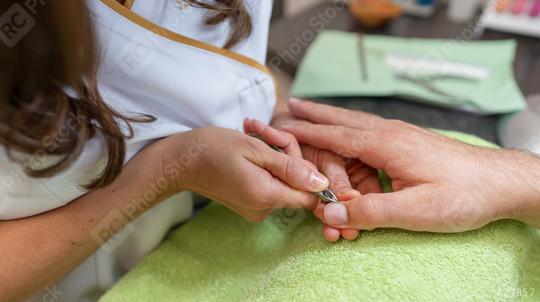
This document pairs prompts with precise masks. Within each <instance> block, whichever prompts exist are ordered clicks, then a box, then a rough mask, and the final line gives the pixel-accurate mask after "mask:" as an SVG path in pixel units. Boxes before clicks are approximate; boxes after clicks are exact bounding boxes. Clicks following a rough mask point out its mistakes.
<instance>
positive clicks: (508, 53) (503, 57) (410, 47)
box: [292, 31, 526, 114]
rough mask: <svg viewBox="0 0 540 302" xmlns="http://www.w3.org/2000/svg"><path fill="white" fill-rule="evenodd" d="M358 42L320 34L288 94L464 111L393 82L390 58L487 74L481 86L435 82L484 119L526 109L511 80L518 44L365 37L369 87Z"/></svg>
mask: <svg viewBox="0 0 540 302" xmlns="http://www.w3.org/2000/svg"><path fill="white" fill-rule="evenodd" d="M358 39H359V36H358V35H357V34H353V33H347V32H340V31H325V32H322V33H321V34H319V35H318V37H317V39H316V40H315V41H314V42H313V43H312V45H311V46H310V48H309V49H308V51H307V54H306V56H305V58H304V60H303V61H302V63H301V65H300V67H299V70H298V72H297V74H296V78H295V81H294V84H293V88H292V94H293V95H294V96H297V97H340V96H391V95H400V96H405V97H409V98H413V99H417V100H421V101H424V102H428V103H433V104H439V105H444V106H450V107H458V108H461V107H463V104H464V103H463V102H456V101H455V100H453V99H449V98H447V97H444V96H441V95H439V94H435V93H433V92H431V91H430V90H428V89H426V88H424V87H422V86H419V85H417V84H413V83H411V82H409V81H404V80H399V79H396V77H395V76H394V73H393V71H392V70H391V69H390V68H389V67H388V66H386V65H385V63H384V58H385V55H386V54H388V53H390V54H394V55H396V54H397V55H400V56H406V57H415V58H422V59H436V60H444V61H450V62H459V63H466V64H472V65H475V66H481V67H484V68H486V69H487V70H489V72H490V75H489V77H488V78H487V79H485V80H483V81H477V82H475V81H467V80H463V79H443V80H437V81H435V82H433V83H434V85H435V86H436V87H437V88H438V89H441V90H443V91H444V92H445V93H450V94H452V95H456V96H459V97H464V98H466V99H467V100H468V101H469V102H470V104H473V106H470V105H469V107H470V108H468V110H471V111H476V112H479V113H484V114H488V113H508V112H514V111H520V110H523V109H524V108H526V102H525V99H524V97H523V95H522V93H521V91H520V90H519V87H518V85H517V83H516V81H515V79H514V76H513V74H514V72H513V67H512V62H513V60H514V56H515V50H516V43H515V42H514V41H512V40H506V41H478V42H459V41H453V40H432V39H415V38H396V37H388V36H370V35H364V39H365V40H364V45H365V50H366V51H365V52H366V60H367V64H366V65H367V71H368V81H362V78H361V72H360V70H361V69H360V56H359V46H358V44H359V43H358ZM464 109H467V108H464Z"/></svg>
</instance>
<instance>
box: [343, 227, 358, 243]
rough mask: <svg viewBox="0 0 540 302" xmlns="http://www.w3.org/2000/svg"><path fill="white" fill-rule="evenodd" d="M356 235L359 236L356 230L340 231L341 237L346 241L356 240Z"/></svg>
mask: <svg viewBox="0 0 540 302" xmlns="http://www.w3.org/2000/svg"><path fill="white" fill-rule="evenodd" d="M358 235H360V231H359V230H357V229H342V230H341V237H343V238H345V239H347V240H351V241H352V240H356V238H358Z"/></svg>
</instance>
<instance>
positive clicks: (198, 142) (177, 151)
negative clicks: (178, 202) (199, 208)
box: [163, 128, 329, 221]
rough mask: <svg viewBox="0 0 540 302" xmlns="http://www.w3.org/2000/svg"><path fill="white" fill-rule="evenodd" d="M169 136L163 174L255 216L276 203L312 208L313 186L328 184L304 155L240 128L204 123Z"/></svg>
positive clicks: (251, 217) (314, 201)
mask: <svg viewBox="0 0 540 302" xmlns="http://www.w3.org/2000/svg"><path fill="white" fill-rule="evenodd" d="M167 140H168V142H167V144H168V147H167V151H166V152H165V155H164V156H165V157H164V158H165V159H164V160H163V171H164V172H163V174H164V175H165V176H166V178H167V179H168V180H170V181H171V182H173V183H175V190H177V191H181V190H190V191H193V192H196V193H199V194H201V195H203V196H206V197H209V198H212V199H215V200H217V201H219V202H221V203H223V204H224V205H225V206H227V207H229V208H231V209H233V210H234V211H236V212H237V213H239V214H240V215H242V216H244V217H245V218H247V219H249V220H252V221H260V220H263V219H264V218H266V217H267V216H268V215H269V214H270V212H271V211H272V210H273V209H275V208H311V209H313V208H314V207H315V206H316V205H317V198H316V196H314V195H313V194H311V193H309V192H318V191H321V190H324V189H326V188H327V187H328V185H329V183H328V179H327V178H326V177H325V176H324V175H322V174H321V173H319V172H318V171H317V170H316V169H315V168H314V167H313V166H312V165H309V164H307V163H306V162H305V161H304V160H301V159H298V158H295V157H292V156H289V155H287V154H282V153H279V152H276V151H274V150H273V149H271V148H270V147H269V146H267V145H266V144H265V143H264V142H262V141H260V140H258V139H256V138H253V137H250V136H248V135H245V134H243V133H240V132H237V131H233V130H228V129H223V128H201V129H196V130H192V131H190V132H187V133H183V134H180V135H179V136H178V138H175V136H173V137H170V138H168V139H167Z"/></svg>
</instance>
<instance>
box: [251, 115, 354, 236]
mask: <svg viewBox="0 0 540 302" xmlns="http://www.w3.org/2000/svg"><path fill="white" fill-rule="evenodd" d="M244 131H245V132H246V133H253V134H255V135H256V136H258V137H260V138H262V139H263V140H264V141H265V142H266V143H268V144H270V145H274V146H277V147H280V148H281V149H283V150H284V151H285V152H286V153H287V154H289V155H290V156H293V157H295V158H298V159H305V160H306V161H307V162H308V163H309V164H310V165H314V166H315V167H317V168H318V169H319V171H321V172H322V173H323V174H324V175H325V176H326V177H328V179H329V180H330V189H331V190H332V191H333V192H334V193H335V194H336V195H337V197H338V199H339V200H350V199H352V198H354V197H357V196H359V195H360V193H359V192H358V191H356V190H354V189H353V188H352V186H351V182H350V181H349V176H348V175H347V160H346V159H345V158H343V157H341V156H338V155H336V154H334V153H332V152H330V151H327V150H321V149H317V148H313V147H311V146H302V147H300V145H299V144H298V141H297V140H296V138H295V137H294V136H293V135H291V134H290V133H287V132H284V131H280V130H277V129H275V128H273V127H271V126H267V125H265V124H264V123H262V122H260V121H257V120H250V119H246V120H245V121H244ZM321 208H322V209H323V208H324V206H323V203H320V204H319V206H317V210H316V211H315V215H317V214H318V213H319V212H320V209H321ZM323 234H324V236H325V237H326V239H327V240H328V241H331V242H335V241H337V240H338V239H339V238H340V237H343V238H345V239H347V240H354V239H356V238H357V237H358V230H356V229H336V228H332V227H330V226H328V225H327V224H325V225H324V226H323Z"/></svg>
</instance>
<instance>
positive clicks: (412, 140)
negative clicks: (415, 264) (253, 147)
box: [281, 101, 540, 232]
mask: <svg viewBox="0 0 540 302" xmlns="http://www.w3.org/2000/svg"><path fill="white" fill-rule="evenodd" d="M289 107H290V111H291V113H292V114H293V115H294V116H295V117H296V118H298V119H302V120H304V121H291V122H289V123H286V124H283V125H281V129H282V130H284V131H286V132H289V133H291V134H293V135H294V136H295V137H296V139H297V140H298V141H299V142H300V143H302V144H307V145H310V146H314V147H316V148H319V149H323V150H329V151H332V152H334V153H335V154H338V155H340V156H342V157H345V158H351V159H353V163H352V164H350V165H349V166H348V174H349V177H350V180H351V183H353V186H354V187H355V188H356V189H357V190H359V191H360V192H361V193H362V195H359V196H356V197H354V198H352V199H350V200H346V201H343V202H341V203H339V204H329V205H319V206H318V207H317V209H316V210H315V214H316V215H317V216H318V217H319V218H320V219H321V220H323V221H324V222H326V223H327V224H329V225H330V226H331V227H333V228H336V229H344V228H354V229H362V230H372V229H375V228H402V229H407V230H413V231H430V232H462V231H467V230H473V229H476V228H480V227H482V226H484V225H486V224H488V223H490V222H492V221H496V220H499V219H515V220H519V221H522V222H524V223H528V224H530V225H532V226H535V227H540V158H539V157H537V156H535V155H532V154H528V153H525V152H521V151H516V150H503V149H494V148H481V147H475V146H471V145H468V144H464V143H461V142H458V141H456V140H453V139H450V138H447V137H444V136H441V135H439V134H436V133H433V132H431V131H428V130H426V129H422V128H420V127H417V126H413V125H411V124H407V123H405V122H402V121H397V120H386V119H383V118H380V117H377V116H374V115H371V114H367V113H364V112H358V111H350V110H346V109H341V108H336V107H331V106H326V105H322V104H315V103H311V102H299V101H293V102H290V104H289ZM377 169H383V170H384V171H385V172H386V173H387V174H388V176H389V177H390V178H391V179H392V185H393V188H394V192H393V193H386V194H383V193H381V192H380V190H377V189H375V188H377V187H378V186H377V184H376V177H375V171H376V170H377Z"/></svg>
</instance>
